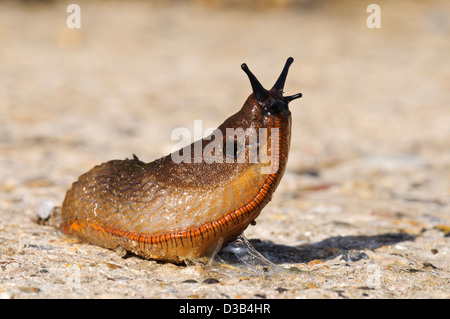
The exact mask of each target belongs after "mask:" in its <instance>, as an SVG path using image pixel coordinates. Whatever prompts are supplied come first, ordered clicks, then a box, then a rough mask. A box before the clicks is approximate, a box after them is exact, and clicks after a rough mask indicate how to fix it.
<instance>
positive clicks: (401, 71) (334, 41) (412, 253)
mask: <svg viewBox="0 0 450 319" xmlns="http://www.w3.org/2000/svg"><path fill="white" fill-rule="evenodd" d="M69 3H70V2H67V3H66V1H55V2H51V1H47V2H33V1H31V2H29V1H27V2H25V1H24V2H18V1H11V2H9V1H2V2H0V44H1V45H0V60H1V61H2V62H1V63H0V296H1V297H4V298H110V297H116V298H449V297H450V279H449V278H450V258H449V256H450V235H449V234H450V183H449V181H450V107H449V105H450V94H449V92H450V57H449V52H450V41H448V39H449V38H450V14H449V12H450V3H449V2H448V1H445V0H443V1H395V2H393V1H377V4H379V6H380V8H381V29H369V28H368V27H367V25H366V19H367V17H368V16H369V13H367V12H366V7H367V5H368V4H369V3H370V2H367V3H365V2H364V1H363V2H360V1H358V2H357V1H347V2H345V1H339V2H338V1H336V2H332V1H311V2H309V1H302V2H298V1H259V2H258V3H257V5H255V4H248V3H247V2H242V1H241V2H237V1H233V2H226V1H190V2H189V3H187V4H186V3H184V2H177V1H175V2H170V1H159V2H156V3H153V4H150V3H147V2H144V1H142V2H141V1H126V2H125V1H123V2H121V1H112V2H111V1H104V2H103V1H78V2H77V3H78V4H79V5H80V7H81V24H82V27H81V29H69V28H67V26H66V19H67V17H68V15H69V13H67V12H66V7H67V5H68V4H69ZM288 56H293V57H294V58H295V62H294V64H293V65H292V68H291V72H290V75H289V77H288V80H287V83H286V88H285V91H286V93H287V94H293V93H297V92H299V91H300V92H302V93H303V95H304V96H303V98H302V99H300V100H298V101H295V102H292V104H291V111H292V116H293V138H292V144H291V152H290V158H289V163H288V168H287V172H286V174H285V176H284V178H283V180H282V182H281V185H280V186H279V188H278V190H277V191H276V193H275V195H274V197H273V200H272V202H271V203H269V205H268V206H267V207H266V208H265V209H264V210H263V212H262V214H261V216H260V217H259V218H258V219H257V225H256V226H251V227H250V228H249V229H247V230H246V231H245V233H244V235H245V237H246V238H247V239H248V240H249V242H250V243H251V244H252V245H253V246H254V247H255V249H256V250H257V251H259V252H260V253H261V254H263V255H264V256H265V257H266V258H267V259H268V260H270V261H271V262H272V263H273V265H269V266H268V267H266V269H265V270H262V271H255V270H252V269H251V265H248V266H245V264H242V263H241V264H234V263H233V262H232V260H231V261H230V260H228V261H227V260H226V258H225V257H226V256H225V257H224V255H222V258H224V261H225V262H224V263H221V262H220V261H216V262H214V263H212V264H211V265H208V264H204V263H197V264H193V265H188V266H177V265H173V264H164V263H157V262H154V261H147V260H143V259H140V258H137V257H128V258H125V259H123V258H121V257H120V256H119V255H118V254H117V253H115V252H112V251H109V250H106V249H103V248H100V247H95V246H91V245H87V244H83V243H80V242H78V241H76V240H74V239H73V238H68V237H65V236H63V235H61V234H60V233H59V232H58V231H57V230H56V229H55V228H53V227H52V226H49V225H40V224H38V223H37V222H36V219H37V213H38V212H39V213H41V214H42V213H45V211H46V210H45V203H48V202H46V201H50V202H51V203H53V204H54V205H56V206H60V205H61V203H62V200H63V199H64V195H65V192H66V191H67V189H68V188H69V187H70V185H71V183H72V182H74V181H75V180H76V179H77V178H78V176H79V175H80V174H82V173H84V172H86V171H87V170H89V169H90V168H91V167H93V166H94V165H96V164H99V163H101V162H105V161H108V160H111V159H124V158H126V157H128V158H130V157H132V154H133V153H135V154H136V155H138V156H139V158H140V159H141V160H144V161H147V162H149V161H152V160H154V159H156V158H158V157H160V156H163V155H166V154H168V153H169V152H170V151H171V150H172V147H173V146H174V145H175V144H176V142H177V141H172V140H171V132H172V130H173V129H174V128H176V127H187V128H188V129H190V130H193V123H194V120H196V119H201V120H203V128H204V129H206V128H208V127H216V126H217V125H219V124H220V123H222V121H223V120H224V119H225V118H227V117H228V116H229V115H231V114H232V113H234V112H236V111H237V110H238V109H239V108H240V107H241V105H242V104H243V102H244V101H245V99H246V98H247V96H248V94H250V92H251V88H250V85H249V83H248V79H247V77H246V76H245V74H244V73H243V72H242V70H241V69H240V64H241V63H243V62H246V63H247V64H248V65H249V66H250V68H251V69H252V71H253V72H254V73H255V74H256V75H257V76H258V77H259V79H260V81H261V82H262V83H263V84H264V85H265V86H271V85H272V84H273V82H274V81H275V79H276V77H277V76H278V74H279V72H280V68H281V67H282V66H283V64H284V61H285V59H286V58H287V57H288ZM40 205H44V206H40ZM279 267H282V268H284V269H285V270H282V271H281V270H280V269H279Z"/></svg>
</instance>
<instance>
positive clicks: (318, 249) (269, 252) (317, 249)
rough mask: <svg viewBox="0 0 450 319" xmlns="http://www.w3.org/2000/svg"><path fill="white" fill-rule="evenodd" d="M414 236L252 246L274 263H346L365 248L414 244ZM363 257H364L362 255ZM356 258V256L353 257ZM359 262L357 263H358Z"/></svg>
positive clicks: (264, 242) (339, 237)
mask: <svg viewBox="0 0 450 319" xmlns="http://www.w3.org/2000/svg"><path fill="white" fill-rule="evenodd" d="M415 238H416V237H415V236H413V235H410V234H404V233H399V234H396V233H387V234H381V235H375V236H336V237H330V238H327V239H325V240H323V241H321V242H317V243H312V244H305V245H299V246H287V245H279V244H275V243H272V242H270V241H261V240H258V239H250V240H249V242H250V244H251V245H252V246H253V247H254V248H255V249H256V250H257V251H258V252H259V253H260V254H262V255H263V256H264V257H265V258H267V259H268V260H269V261H271V262H272V263H274V264H283V263H307V262H309V261H311V260H314V259H320V260H323V261H326V260H330V259H334V258H336V257H338V256H340V255H342V256H343V258H344V259H345V260H347V258H349V259H350V260H349V261H356V260H359V259H361V258H359V259H358V254H351V255H349V252H353V253H355V251H356V252H358V251H361V250H365V249H376V248H379V247H381V246H386V245H394V244H397V243H400V242H403V241H413V240H415ZM361 255H362V256H364V254H361ZM352 256H353V257H352ZM355 259H356V260H355Z"/></svg>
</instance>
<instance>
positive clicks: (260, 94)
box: [241, 63, 269, 102]
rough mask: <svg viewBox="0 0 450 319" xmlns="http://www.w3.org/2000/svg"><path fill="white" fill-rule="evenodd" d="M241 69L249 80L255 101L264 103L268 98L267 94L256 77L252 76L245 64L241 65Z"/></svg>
mask: <svg viewBox="0 0 450 319" xmlns="http://www.w3.org/2000/svg"><path fill="white" fill-rule="evenodd" d="M241 69H242V70H244V72H245V73H246V74H247V76H248V78H249V79H250V84H251V85H252V89H253V95H254V96H255V98H256V100H258V101H259V102H262V101H264V100H265V99H266V98H267V97H268V96H269V92H268V91H267V90H266V89H265V88H264V87H263V86H262V85H261V83H260V82H259V81H258V79H257V78H256V76H254V75H253V73H252V72H251V71H250V69H249V68H248V66H247V64H245V63H243V64H242V65H241Z"/></svg>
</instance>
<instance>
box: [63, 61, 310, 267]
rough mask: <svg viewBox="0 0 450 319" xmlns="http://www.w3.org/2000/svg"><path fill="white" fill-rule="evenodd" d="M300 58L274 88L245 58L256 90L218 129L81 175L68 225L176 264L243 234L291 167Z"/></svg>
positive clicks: (71, 195)
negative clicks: (291, 90) (293, 89)
mask: <svg viewBox="0 0 450 319" xmlns="http://www.w3.org/2000/svg"><path fill="white" fill-rule="evenodd" d="M293 61H294V60H293V58H288V59H287V61H286V64H285V66H284V68H283V70H282V72H281V74H280V76H279V78H278V80H277V81H276V83H275V84H274V86H273V87H272V89H270V90H266V89H265V88H264V87H263V86H262V85H261V83H260V82H259V81H258V79H257V78H256V77H255V76H254V75H253V73H252V72H251V71H250V70H249V68H248V67H247V65H246V64H245V63H244V64H242V65H241V68H242V70H243V71H244V72H245V73H246V74H247V76H248V78H249V80H250V84H251V86H252V90H253V93H252V94H250V96H249V97H248V98H247V100H246V102H245V103H244V105H243V107H242V108H241V109H240V111H238V112H237V113H236V114H234V115H232V116H230V117H229V118H228V119H226V120H225V121H224V122H223V124H222V125H220V126H219V127H218V128H217V129H216V130H215V131H214V132H213V133H212V134H211V135H210V136H208V137H206V138H203V139H201V140H199V141H196V142H194V143H192V144H191V145H190V146H187V147H184V148H182V149H181V150H179V151H176V152H173V153H172V154H169V155H168V156H166V157H162V158H160V159H157V160H155V161H153V162H151V163H144V162H142V161H141V160H139V159H138V158H137V157H136V156H135V155H133V159H125V160H112V161H109V162H106V163H103V164H101V165H98V166H95V167H94V168H92V169H91V170H90V171H88V172H87V173H85V174H83V175H81V176H80V177H79V179H78V181H76V182H74V183H73V184H72V188H71V189H70V190H69V191H68V192H67V194H66V196H65V199H64V202H63V204H62V208H61V214H62V220H63V221H62V224H61V230H62V232H63V233H64V234H69V235H72V236H75V237H76V238H78V239H79V240H81V241H83V242H86V243H90V244H94V245H98V246H101V247H105V248H109V249H113V250H118V251H121V252H130V253H133V254H136V255H138V256H141V257H144V258H147V259H154V260H160V261H167V262H174V263H181V262H186V261H189V260H194V259H197V258H200V257H208V256H211V255H212V254H214V253H215V252H217V251H218V250H219V249H221V248H222V247H225V246H226V245H227V244H228V243H230V242H232V241H233V240H235V239H236V238H237V237H238V236H239V235H240V234H241V233H242V232H243V231H244V230H245V229H246V228H247V226H248V225H249V224H254V223H255V219H256V218H257V217H258V215H259V214H260V212H261V210H262V209H263V208H264V206H266V204H267V203H268V202H269V201H270V199H271V196H272V194H273V192H274V191H275V189H276V188H277V186H278V184H279V182H280V180H281V178H282V176H283V174H284V171H285V168H286V163H287V158H288V152H289V144H290V136H291V113H290V111H289V108H288V104H289V102H291V101H292V100H295V99H297V98H300V97H301V96H302V94H301V93H298V94H295V95H291V96H283V88H284V84H285V81H286V77H287V73H288V70H289V67H290V65H291V64H292V62H293ZM229 132H234V134H229ZM236 132H238V133H239V132H241V133H242V132H252V133H253V134H250V133H249V134H238V133H236ZM255 141H256V142H255ZM255 149H256V150H257V151H258V152H256V151H255ZM200 151H201V152H200ZM255 154H256V156H254V155H255ZM180 158H181V159H183V160H180ZM211 159H214V160H211Z"/></svg>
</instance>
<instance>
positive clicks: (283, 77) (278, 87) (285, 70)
mask: <svg viewBox="0 0 450 319" xmlns="http://www.w3.org/2000/svg"><path fill="white" fill-rule="evenodd" d="M292 62H294V59H293V58H292V57H290V58H288V59H287V61H286V64H285V65H284V68H283V71H281V74H280V76H279V77H278V80H277V82H275V84H274V85H273V88H272V90H276V91H278V92H280V93H282V92H283V89H284V83H285V82H286V77H287V74H288V71H289V67H290V66H291V64H292Z"/></svg>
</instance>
